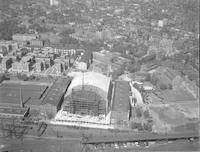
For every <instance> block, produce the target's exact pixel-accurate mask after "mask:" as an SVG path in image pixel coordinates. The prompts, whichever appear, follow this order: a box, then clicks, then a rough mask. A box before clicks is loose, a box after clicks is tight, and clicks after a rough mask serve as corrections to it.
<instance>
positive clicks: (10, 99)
mask: <svg viewBox="0 0 200 152" xmlns="http://www.w3.org/2000/svg"><path fill="white" fill-rule="evenodd" d="M70 82H71V79H70V78H63V79H62V78H60V79H57V80H56V81H55V82H53V83H48V82H31V81H3V82H2V83H1V85H0V99H1V100H0V107H12V108H13V107H15V108H16V107H25V108H29V107H30V109H36V110H39V111H40V112H41V113H43V114H46V116H47V117H48V116H49V115H51V117H48V118H52V117H53V116H54V115H55V114H56V113H57V111H58V110H60V108H61V105H62V102H63V99H64V94H65V92H66V90H67V88H68V86H69V84H70Z"/></svg>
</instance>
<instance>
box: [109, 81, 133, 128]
mask: <svg viewBox="0 0 200 152" xmlns="http://www.w3.org/2000/svg"><path fill="white" fill-rule="evenodd" d="M130 95H131V88H130V85H129V82H128V81H115V84H114V94H113V101H112V111H111V124H114V125H119V126H127V125H128V122H129V118H130V109H131V105H130V99H129V96H130Z"/></svg>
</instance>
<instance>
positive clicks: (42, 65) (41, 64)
mask: <svg viewBox="0 0 200 152" xmlns="http://www.w3.org/2000/svg"><path fill="white" fill-rule="evenodd" d="M40 66H41V71H43V70H44V63H43V62H41V63H40Z"/></svg>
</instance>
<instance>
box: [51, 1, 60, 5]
mask: <svg viewBox="0 0 200 152" xmlns="http://www.w3.org/2000/svg"><path fill="white" fill-rule="evenodd" d="M49 2H50V5H51V6H57V5H58V4H59V0H50V1H49Z"/></svg>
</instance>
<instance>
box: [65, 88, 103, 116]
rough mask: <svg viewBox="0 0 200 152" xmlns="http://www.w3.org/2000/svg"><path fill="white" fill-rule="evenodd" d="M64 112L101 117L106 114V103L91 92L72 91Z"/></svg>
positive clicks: (85, 90)
mask: <svg viewBox="0 0 200 152" xmlns="http://www.w3.org/2000/svg"><path fill="white" fill-rule="evenodd" d="M64 110H66V111H68V112H70V113H73V114H80V115H92V116H99V115H101V114H105V113H106V101H104V100H103V99H102V98H101V97H100V96H99V95H98V94H97V93H96V92H93V91H91V90H87V89H84V90H83V89H80V90H77V89H76V90H75V89H72V93H71V94H70V96H68V97H67V104H66V105H65V107H64Z"/></svg>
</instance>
